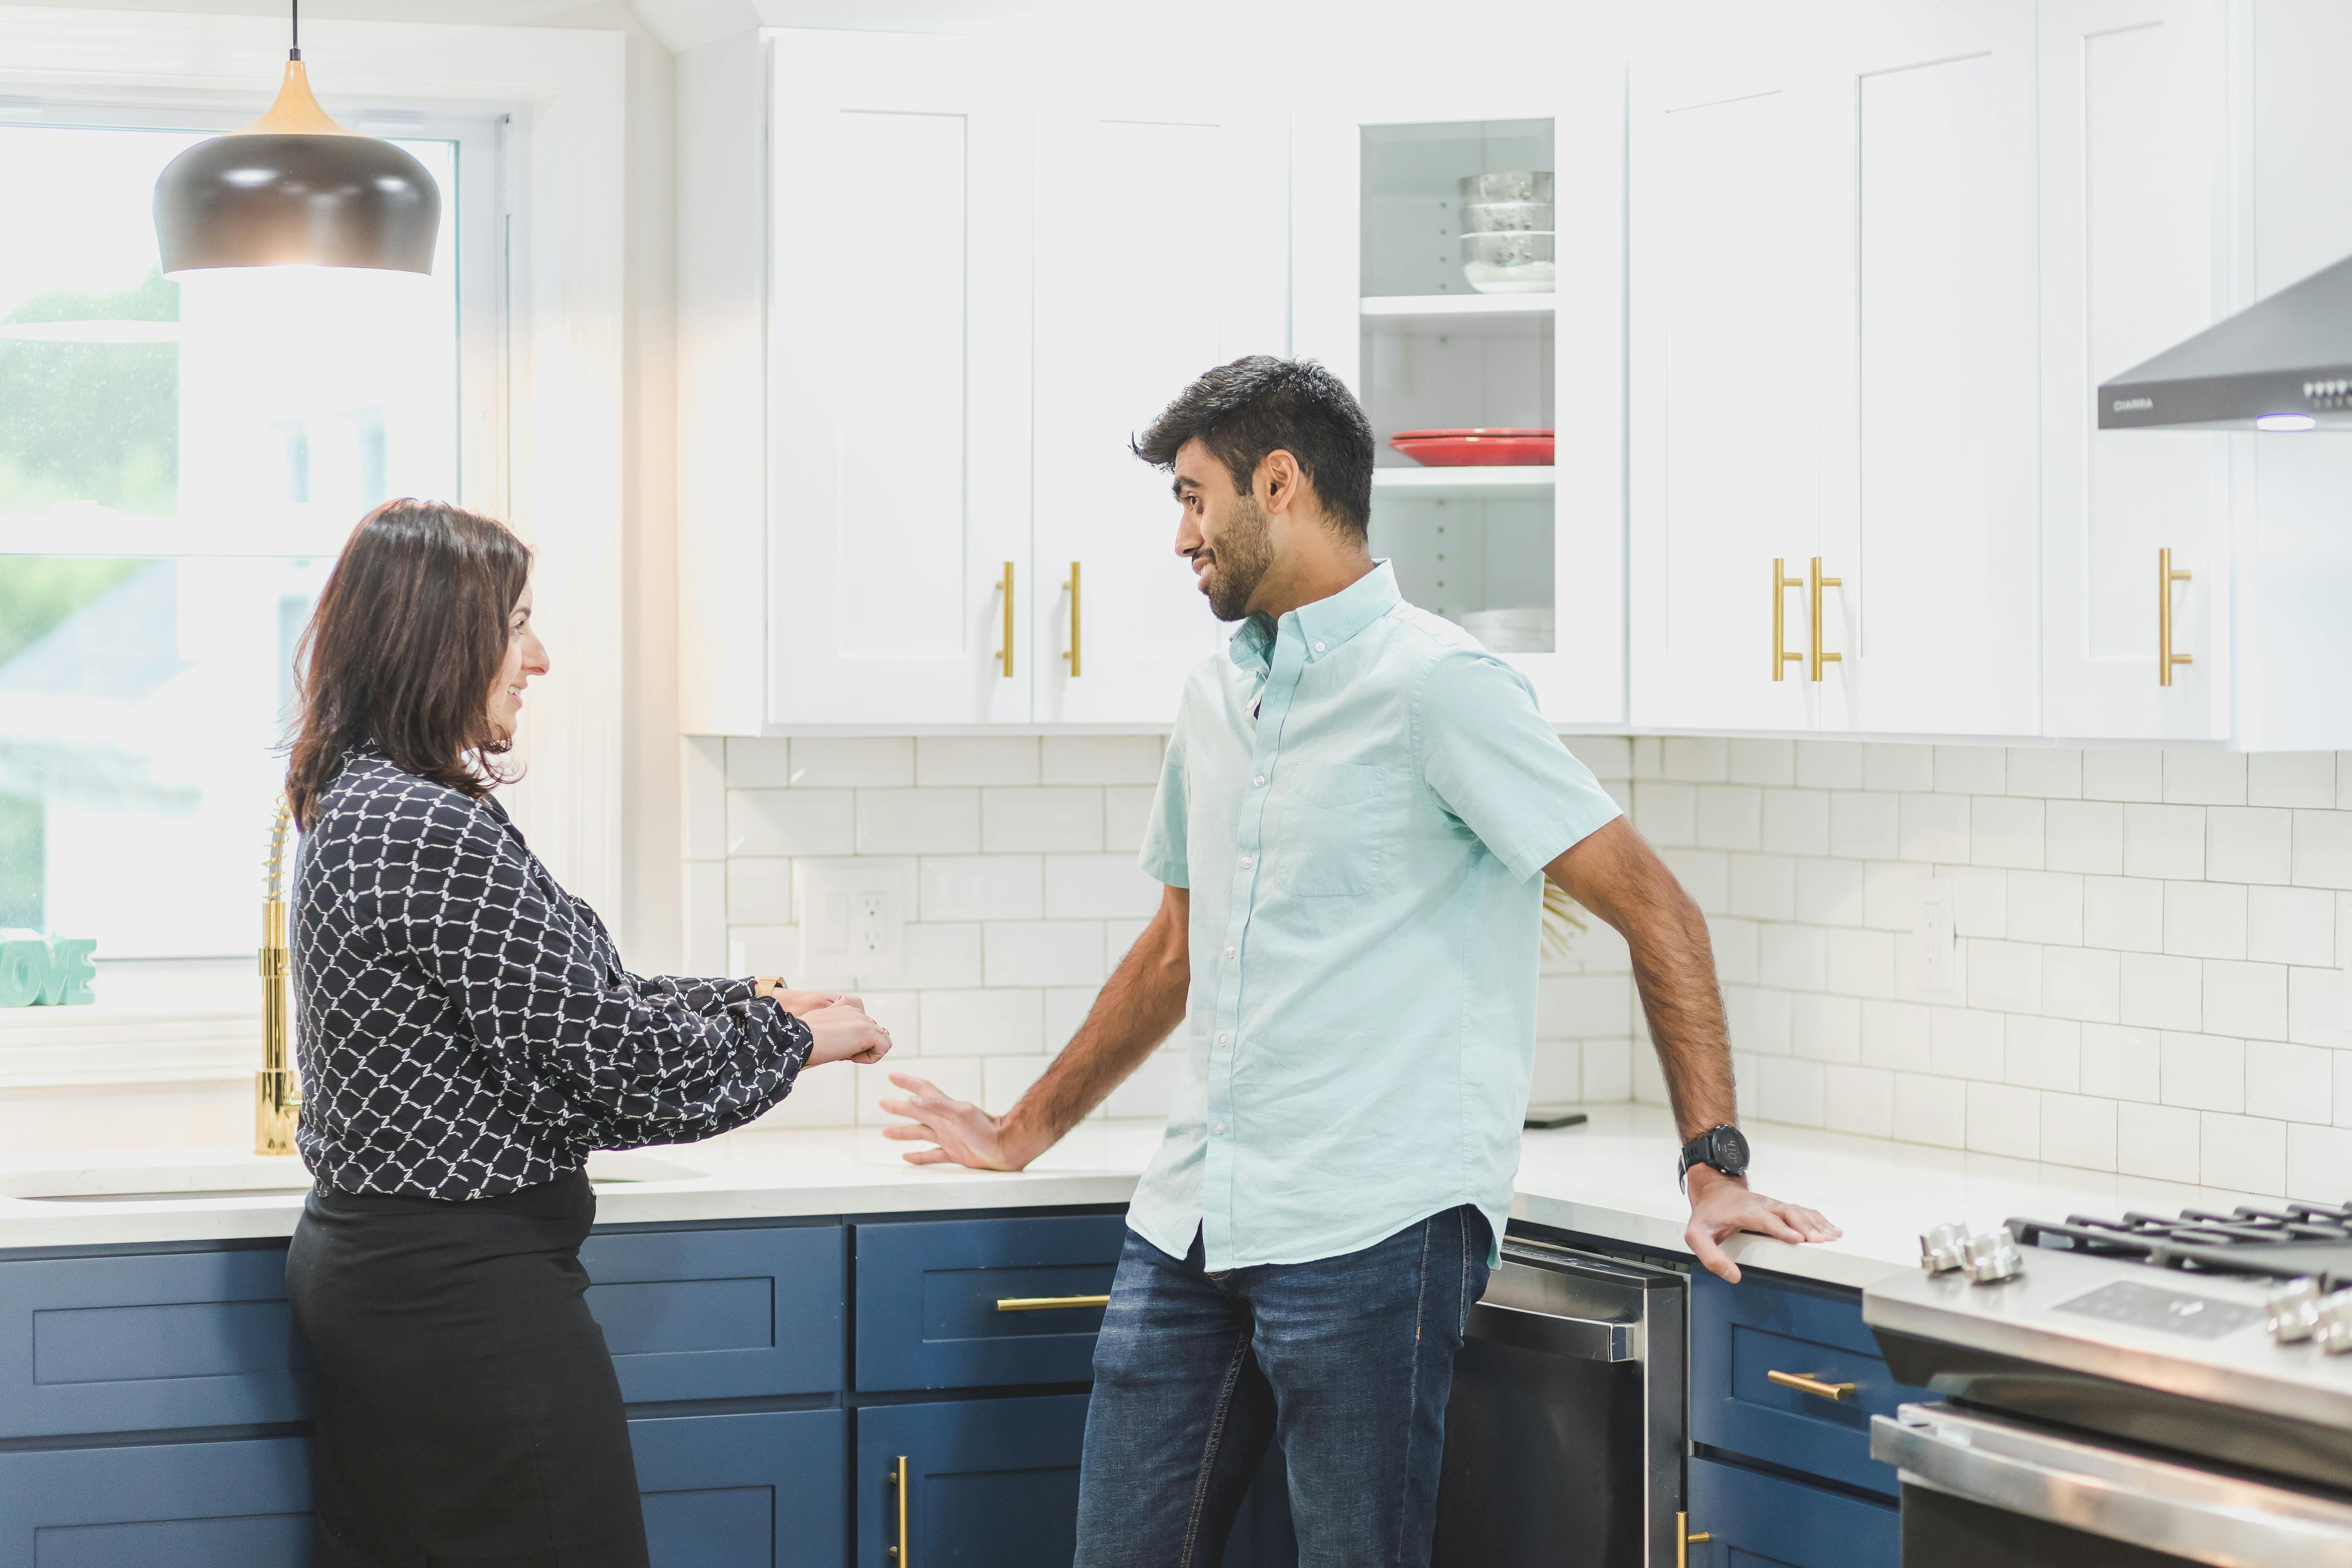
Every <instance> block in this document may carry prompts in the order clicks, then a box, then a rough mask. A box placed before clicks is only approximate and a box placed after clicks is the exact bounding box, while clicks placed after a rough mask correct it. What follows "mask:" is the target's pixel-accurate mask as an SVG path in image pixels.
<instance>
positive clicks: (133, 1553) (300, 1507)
mask: <svg viewBox="0 0 2352 1568" xmlns="http://www.w3.org/2000/svg"><path fill="white" fill-rule="evenodd" d="M131 1563H136V1564H138V1568H310V1444H309V1442H308V1441H306V1440H305V1439H303V1438H300V1437H268V1438H253V1439H248V1440H245V1441H239V1442H231V1443H147V1444H139V1445H135V1446H133V1447H121V1448H66V1449H58V1450H51V1451H48V1452H44V1453H22V1452H20V1453H9V1454H0V1568H36V1564H37V1565H38V1568H126V1565H127V1564H131Z"/></svg>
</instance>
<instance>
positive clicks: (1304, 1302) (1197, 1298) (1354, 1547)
mask: <svg viewBox="0 0 2352 1568" xmlns="http://www.w3.org/2000/svg"><path fill="white" fill-rule="evenodd" d="M1488 1244H1489V1236H1488V1228H1487V1225H1486V1218H1485V1216H1484V1215H1481V1214H1480V1213H1479V1212H1478V1211H1477V1210H1476V1209H1475V1208H1470V1207H1466V1206H1465V1207H1463V1208H1457V1209H1451V1210H1448V1211H1447V1212H1445V1213H1444V1214H1438V1215H1431V1216H1430V1217H1429V1218H1427V1219H1424V1220H1422V1221H1419V1222H1417V1223H1415V1224H1413V1225H1410V1226H1406V1227H1405V1228H1404V1229H1403V1230H1401V1231H1399V1232H1398V1233H1397V1234H1396V1235H1394V1236H1392V1237H1389V1238H1388V1239H1387V1240H1386V1241H1382V1242H1379V1243H1376V1244H1375V1245H1373V1246H1371V1247H1366V1248H1364V1249H1363V1250H1362V1251H1360V1252H1351V1253H1348V1254H1346V1255H1345V1256H1343V1257H1339V1258H1320V1259H1318V1260H1317V1261H1315V1262H1313V1263H1296V1264H1266V1265H1263V1266H1261V1267H1258V1268H1235V1269H1233V1270H1231V1271H1229V1272H1226V1273H1223V1274H1211V1273H1209V1272H1207V1271H1206V1270H1205V1269H1203V1268H1202V1267H1201V1263H1202V1247H1201V1241H1200V1238H1199V1237H1198V1236H1197V1234H1196V1235H1195V1237H1194V1238H1193V1241H1192V1250H1191V1251H1190V1252H1188V1253H1187V1254H1186V1255H1185V1256H1184V1257H1183V1258H1171V1257H1170V1256H1168V1254H1166V1253H1164V1252H1162V1251H1160V1249H1159V1248H1158V1247H1154V1246H1152V1245H1151V1244H1150V1242H1148V1241H1146V1240H1144V1239H1143V1238H1142V1237H1139V1236H1138V1235H1136V1234H1135V1233H1134V1232H1133V1231H1131V1230H1130V1231H1129V1232H1128V1235H1127V1247H1126V1250H1125V1252H1124V1253H1123V1254H1122V1255H1121V1257H1120V1258H1119V1261H1118V1275H1117V1276H1116V1278H1115V1279H1113V1281H1112V1284H1111V1291H1110V1307H1109V1310H1108V1311H1106V1312H1105V1313H1104V1315H1103V1328H1102V1337H1101V1338H1100V1339H1099V1340H1098V1341H1097V1342H1096V1345H1095V1391H1094V1400H1093V1403H1092V1404H1091V1405H1089V1406H1088V1408H1087V1442H1086V1457H1085V1459H1084V1460H1083V1462H1082V1466H1081V1468H1080V1471H1079V1481H1078V1551H1077V1568H1211V1565H1213V1564H1214V1563H1217V1562H1218V1560H1219V1558H1220V1556H1221V1554H1222V1553H1223V1550H1224V1542H1225V1537H1226V1534H1227V1533H1228V1531H1231V1529H1232V1528H1233V1523H1234V1516H1235V1514H1236V1513H1237V1511H1238V1510H1239V1509H1240V1506H1241V1502H1242V1499H1243V1496H1244V1493H1245V1492H1246V1491H1247V1490H1248V1489H1249V1484H1250V1481H1251V1479H1253V1478H1254V1477H1255V1474H1256V1471H1257V1468H1258V1464H1259V1462H1260V1460H1261V1459H1263V1458H1264V1457H1265V1447H1266V1444H1267V1443H1268V1442H1270V1441H1274V1440H1276V1439H1278V1440H1279V1441H1280V1442H1281V1444H1282V1454H1283V1459H1284V1462H1285V1464H1286V1466H1287V1467H1288V1468H1289V1472H1290V1512H1291V1522H1292V1524H1293V1525H1294V1526H1295V1527H1296V1529H1297V1533H1298V1562H1299V1565H1300V1568H1426V1564H1427V1563H1428V1562H1429V1547H1430V1535H1431V1532H1432V1531H1433V1530H1434V1528H1435V1526H1436V1517H1437V1514H1436V1510H1437V1479H1438V1468H1439V1465H1440V1462H1441V1460H1442V1458H1443V1457H1444V1444H1445V1398H1446V1394H1447V1393H1448V1391H1449V1390H1450V1389H1451V1388H1452V1386H1453V1382H1454V1352H1455V1351H1457V1350H1459V1349H1460V1348H1461V1347H1462V1333H1463V1329H1464V1326H1465V1322H1466V1321H1467V1320H1468V1317H1469V1313H1470V1306H1471V1303H1472V1302H1474V1301H1475V1300H1477V1299H1478V1298H1479V1296H1480V1295H1482V1294H1483V1293H1484V1292H1485V1290H1486V1267H1487V1266H1486V1252H1487V1247H1488Z"/></svg>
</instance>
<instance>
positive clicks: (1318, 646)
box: [1315, 643, 1323, 653]
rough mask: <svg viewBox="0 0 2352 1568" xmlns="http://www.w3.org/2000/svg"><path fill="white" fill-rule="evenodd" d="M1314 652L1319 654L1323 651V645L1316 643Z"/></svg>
mask: <svg viewBox="0 0 2352 1568" xmlns="http://www.w3.org/2000/svg"><path fill="white" fill-rule="evenodd" d="M1315 651H1316V652H1317V653H1321V652H1322V651H1323V645H1322V644H1321V643H1317V644H1316V645H1315Z"/></svg>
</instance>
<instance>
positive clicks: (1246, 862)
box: [1242, 855, 1250, 871]
mask: <svg viewBox="0 0 2352 1568" xmlns="http://www.w3.org/2000/svg"><path fill="white" fill-rule="evenodd" d="M1249 868H1250V858H1249V857H1248V856H1246V855H1244V856H1243V857H1242V869H1243V870H1244V871H1246V870H1248V869H1249Z"/></svg>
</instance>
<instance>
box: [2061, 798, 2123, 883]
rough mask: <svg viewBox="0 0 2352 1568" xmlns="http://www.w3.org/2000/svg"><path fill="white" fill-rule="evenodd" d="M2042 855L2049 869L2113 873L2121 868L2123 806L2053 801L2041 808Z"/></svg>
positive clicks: (2104, 802) (2111, 874) (2091, 801)
mask: <svg viewBox="0 0 2352 1568" xmlns="http://www.w3.org/2000/svg"><path fill="white" fill-rule="evenodd" d="M2042 858H2043V861H2044V863H2045V864H2046V865H2047V866H2048V867H2049V868H2050V869H2051V870H2053V871H2088V872H2094V873H2099V874H2104V875H2106V876H2114V875H2115V874H2116V873H2117V872H2119V871H2121V870H2122V869H2123V868H2124V808H2123V807H2122V806H2120V805H2116V804H2114V803H2113V802H2110V801H2094V800H2053V801H2049V802H2046V803H2045V804H2044V805H2043V806H2042Z"/></svg>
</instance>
